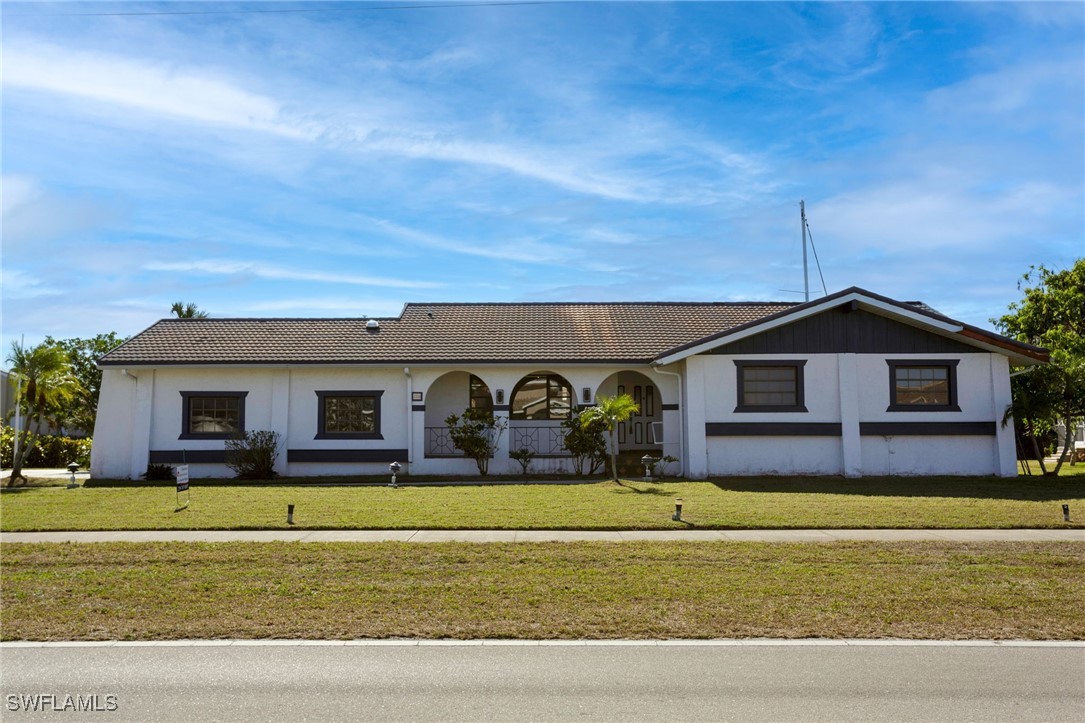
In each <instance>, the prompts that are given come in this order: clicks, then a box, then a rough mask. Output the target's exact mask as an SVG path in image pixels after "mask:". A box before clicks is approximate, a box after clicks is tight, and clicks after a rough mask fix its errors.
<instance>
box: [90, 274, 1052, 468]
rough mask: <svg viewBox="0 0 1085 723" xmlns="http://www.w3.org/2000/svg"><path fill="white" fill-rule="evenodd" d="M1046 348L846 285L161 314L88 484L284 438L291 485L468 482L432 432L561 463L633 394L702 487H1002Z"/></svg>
mask: <svg viewBox="0 0 1085 723" xmlns="http://www.w3.org/2000/svg"><path fill="white" fill-rule="evenodd" d="M1046 359H1047V353H1046V351H1044V350H1043V349H1039V348H1036V347H1033V346H1029V345H1027V344H1022V343H1020V342H1017V341H1014V340H1011V339H1008V338H1005V337H1002V336H999V335H997V334H994V333H992V332H989V331H985V330H982V329H979V328H976V327H973V326H969V325H967V324H963V323H961V322H958V321H954V320H952V319H949V318H947V317H945V316H942V315H940V314H938V313H935V312H934V311H933V310H931V309H930V308H929V307H927V306H925V305H923V304H921V303H918V302H899V301H894V300H892V299H888V298H886V297H883V296H879V295H877V294H873V293H871V292H868V291H864V290H862V289H858V288H851V289H847V290H845V291H841V292H839V293H836V294H832V295H831V296H828V297H825V298H822V299H819V300H817V301H812V302H808V303H804V304H793V303H767V302H751V303H583V304H579V303H507V304H490V303H479V304H443V303H439V304H408V305H406V306H405V307H404V310H403V312H402V314H401V315H400V316H399V317H396V318H381V319H165V320H162V321H159V322H158V323H156V324H154V325H153V326H151V327H150V328H148V329H147V330H145V331H143V332H142V333H140V334H137V335H136V336H134V337H133V338H132V339H130V340H129V341H128V342H126V343H125V344H123V345H121V346H120V347H118V348H117V349H115V350H113V351H111V352H110V353H109V354H107V355H105V356H104V357H103V358H102V359H101V360H100V362H99V364H100V366H101V367H102V369H103V371H104V374H103V380H102V393H101V401H100V405H99V410H98V421H97V425H96V427H95V433H94V452H93V461H92V464H91V472H92V475H93V476H95V477H121V478H124V477H132V478H135V477H138V476H139V475H140V474H142V473H143V472H144V471H145V470H146V468H147V464H148V463H149V462H152V463H166V464H176V463H181V462H182V461H184V462H187V463H188V464H190V466H191V473H192V475H193V476H195V477H199V476H229V474H230V473H229V470H228V469H227V468H226V467H225V465H224V464H223V461H224V449H223V446H224V445H223V440H224V439H226V438H228V437H229V436H231V435H232V434H234V433H236V432H237V431H239V430H265V429H266V430H274V431H276V432H278V433H279V434H280V435H281V436H282V440H283V442H284V444H283V447H284V449H283V452H282V454H281V455H280V458H279V460H278V465H277V469H278V471H279V472H280V473H281V474H282V475H285V476H299V475H331V474H335V475H343V474H377V473H383V472H386V471H387V468H388V463H390V462H392V461H398V462H400V463H401V464H402V465H403V466H404V472H405V473H408V474H409V473H414V474H454V475H474V474H477V470H476V468H475V465H474V463H473V462H472V461H471V460H468V459H465V458H463V457H462V455H459V454H458V453H457V450H455V449H454V448H453V447H452V445H451V443H450V441H449V439H448V435H447V429H446V428H445V426H444V419H445V418H446V417H447V416H448V415H449V414H452V413H457V414H458V413H462V412H463V410H464V409H466V408H468V407H469V406H475V407H478V406H481V407H484V408H489V409H492V410H493V412H494V413H495V414H496V415H498V416H502V417H505V418H507V420H508V431H507V432H506V433H505V434H504V435H503V436H502V439H501V442H500V445H499V448H498V450H497V452H496V454H495V456H494V459H493V461H492V463H491V465H490V470H491V472H493V473H503V472H515V471H518V470H519V466H518V465H517V463H516V462H515V461H514V460H511V459H510V458H509V451H510V449H511V450H518V449H521V448H528V449H532V450H533V451H534V452H535V453H536V455H537V456H536V458H535V461H534V463H533V469H535V470H539V471H559V470H569V469H570V464H569V462H570V460H569V458H568V456H567V453H566V452H565V449H564V447H563V443H562V436H561V433H560V429H559V427H560V424H561V421H562V420H563V419H565V418H567V417H568V415H569V414H570V413H571V411H572V409H573V408H574V407H575V406H580V407H584V406H589V405H591V404H593V403H594V400H595V399H596V398H597V397H598V396H599V395H603V394H606V395H613V394H615V393H618V392H626V393H628V394H630V395H632V396H633V397H634V398H635V399H636V400H637V401H638V402H639V404H640V407H641V413H640V414H639V415H637V416H636V417H634V418H632V419H631V420H630V421H629V422H628V423H627V424H625V425H623V427H622V428H621V429H620V430H619V437H620V446H621V448H622V450H638V451H639V450H641V449H643V450H645V451H646V452H648V451H651V452H653V453H655V454H660V455H671V456H674V457H677V458H678V459H679V461H680V466H681V472H682V473H683V474H685V475H686V476H688V477H691V478H704V477H706V476H712V475H754V474H802V475H846V476H849V477H858V476H862V475H886V474H894V475H922V474H962V475H1002V476H1014V475H1016V473H1017V472H1016V456H1015V448H1014V440H1013V428H1012V425H1010V426H1006V427H1003V426H1002V425H1001V420H1002V417H1003V414H1004V412H1005V410H1006V408H1007V406H1008V405H1009V403H1010V383H1009V367H1010V364H1011V363H1012V364H1014V365H1030V364H1040V363H1044V362H1045V361H1046Z"/></svg>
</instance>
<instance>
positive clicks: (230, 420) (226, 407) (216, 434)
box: [178, 392, 248, 439]
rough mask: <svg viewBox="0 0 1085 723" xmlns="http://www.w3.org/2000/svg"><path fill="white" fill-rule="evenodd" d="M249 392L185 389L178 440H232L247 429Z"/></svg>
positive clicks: (182, 394)
mask: <svg viewBox="0 0 1085 723" xmlns="http://www.w3.org/2000/svg"><path fill="white" fill-rule="evenodd" d="M247 395H248V392H181V435H180V436H179V437H178V439H230V438H232V437H236V436H237V435H239V434H242V433H243V432H244V431H245V397H246V396H247Z"/></svg>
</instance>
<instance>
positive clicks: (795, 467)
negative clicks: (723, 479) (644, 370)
mask: <svg viewBox="0 0 1085 723" xmlns="http://www.w3.org/2000/svg"><path fill="white" fill-rule="evenodd" d="M933 358H936V359H938V360H948V361H952V360H959V362H958V365H957V367H956V373H957V377H956V379H957V402H958V406H959V407H960V411H959V412H939V411H915V412H912V411H908V412H890V411H888V407H889V399H890V379H889V365H888V363H887V360H889V359H895V360H896V359H899V360H908V359H916V360H929V359H933ZM736 360H739V361H741V360H758V361H769V360H806V364H805V366H804V368H803V376H804V385H805V393H804V403H805V406H806V408H807V410H808V411H807V412H806V413H801V412H773V413H736V412H735V411H734V410H735V407H736V406H737V384H738V383H737V368H736V366H735V363H734V362H735V361H736ZM686 368H687V374H686V384H687V394H688V396H689V398H690V402H689V403H688V404H687V406H686V413H687V418H688V423H689V434H690V440H689V448H690V468H689V474H690V476H692V477H695V478H700V477H704V476H706V475H754V474H798V475H836V474H844V475H847V476H861V475H886V474H893V475H929V474H959V475H1002V476H1015V475H1016V474H1017V471H1016V457H1015V454H1014V442H1013V436H1012V428H1005V429H1004V428H1002V426H1001V420H1002V415H1003V414H1004V412H1005V408H1006V406H1007V405H1008V404H1009V399H1010V391H1009V390H1010V387H1009V366H1008V361H1007V359H1006V358H1005V357H1003V356H1001V355H998V354H987V353H975V354H937V355H931V354H911V355H909V354H887V355H878V354H807V355H792V354H763V355H762V354H759V355H700V356H694V357H690V358H689V359H687V360H686ZM699 400H703V409H702V408H701V404H699V403H698V402H699ZM790 422H799V423H833V424H839V425H840V429H841V434H840V436H791V437H781V436H764V437H762V436H711V437H710V436H708V435H707V433H706V431H705V424H706V423H725V424H736V423H737V424H758V423H790ZM868 422H872V423H896V422H907V423H913V422H935V423H944V422H982V423H992V422H993V423H994V424H995V426H996V430H997V432H996V434H994V435H979V434H977V435H959V436H958V435H923V436H916V435H904V434H899V435H888V436H886V435H871V434H867V435H861V434H860V430H861V425H863V424H864V423H868ZM702 450H703V452H702ZM701 454H703V455H704V458H703V460H704V461H703V462H702V461H701Z"/></svg>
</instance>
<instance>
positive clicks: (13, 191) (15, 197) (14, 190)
mask: <svg viewBox="0 0 1085 723" xmlns="http://www.w3.org/2000/svg"><path fill="white" fill-rule="evenodd" d="M40 195H41V187H40V186H39V185H38V184H37V183H36V182H35V181H34V179H32V178H29V177H27V176H18V175H13V174H7V173H5V174H4V175H3V176H0V201H2V204H0V210H2V212H3V215H4V217H5V218H6V217H7V215H8V213H10V212H11V211H13V210H14V209H16V208H18V207H19V206H24V205H26V204H27V203H30V202H31V201H33V200H34V199H35V198H37V197H38V196H40Z"/></svg>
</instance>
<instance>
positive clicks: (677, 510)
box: [671, 497, 682, 522]
mask: <svg viewBox="0 0 1085 723" xmlns="http://www.w3.org/2000/svg"><path fill="white" fill-rule="evenodd" d="M671 519H672V520H674V521H675V522H681V521H682V498H681V497H679V498H678V499H676V500H675V501H674V516H673V517H671Z"/></svg>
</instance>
